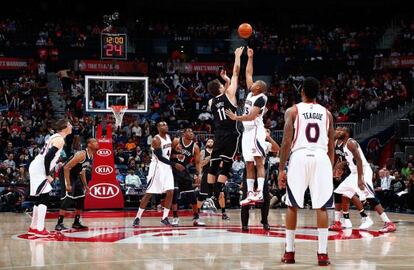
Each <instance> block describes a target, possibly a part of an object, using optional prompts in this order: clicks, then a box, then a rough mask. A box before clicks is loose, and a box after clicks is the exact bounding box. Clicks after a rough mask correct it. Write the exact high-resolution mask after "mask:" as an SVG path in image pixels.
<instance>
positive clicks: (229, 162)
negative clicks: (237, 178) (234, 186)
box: [220, 159, 233, 178]
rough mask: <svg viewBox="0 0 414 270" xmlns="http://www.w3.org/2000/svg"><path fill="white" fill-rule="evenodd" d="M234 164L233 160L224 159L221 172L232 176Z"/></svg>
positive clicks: (228, 176)
mask: <svg viewBox="0 0 414 270" xmlns="http://www.w3.org/2000/svg"><path fill="white" fill-rule="evenodd" d="M232 165H233V162H232V160H229V159H223V167H222V168H221V171H220V174H222V175H224V176H226V177H227V178H230V171H231V166H232Z"/></svg>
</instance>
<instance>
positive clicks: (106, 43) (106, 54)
mask: <svg viewBox="0 0 414 270" xmlns="http://www.w3.org/2000/svg"><path fill="white" fill-rule="evenodd" d="M101 58H102V59H127V35H126V34H109V33H102V34H101Z"/></svg>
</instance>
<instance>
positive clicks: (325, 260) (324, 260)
mask: <svg viewBox="0 0 414 270" xmlns="http://www.w3.org/2000/svg"><path fill="white" fill-rule="evenodd" d="M318 264H319V266H327V265H330V264H331V262H330V261H329V256H328V253H326V254H319V253H318Z"/></svg>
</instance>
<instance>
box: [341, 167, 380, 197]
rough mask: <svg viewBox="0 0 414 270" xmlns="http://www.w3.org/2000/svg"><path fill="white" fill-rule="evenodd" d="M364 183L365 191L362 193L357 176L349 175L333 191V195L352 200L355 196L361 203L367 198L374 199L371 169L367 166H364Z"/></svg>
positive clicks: (355, 174) (354, 174)
mask: <svg viewBox="0 0 414 270" xmlns="http://www.w3.org/2000/svg"><path fill="white" fill-rule="evenodd" d="M363 170H364V181H365V189H364V190H363V191H362V190H361V189H360V188H359V186H358V174H357V173H356V172H355V173H351V174H349V175H348V177H347V178H345V180H344V181H342V183H341V184H340V185H339V186H338V187H337V188H336V189H335V193H337V194H341V195H344V196H346V197H348V198H350V199H351V198H352V197H353V196H354V195H355V194H356V195H358V196H359V199H360V200H361V201H365V199H367V198H375V191H374V188H373V185H372V175H373V173H372V169H371V167H369V166H364V168H363Z"/></svg>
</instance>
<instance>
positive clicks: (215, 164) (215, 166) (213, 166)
mask: <svg viewBox="0 0 414 270" xmlns="http://www.w3.org/2000/svg"><path fill="white" fill-rule="evenodd" d="M220 163H221V159H220V158H216V159H212V160H210V168H209V170H208V173H209V174H213V175H217V173H218V171H219V167H220Z"/></svg>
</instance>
